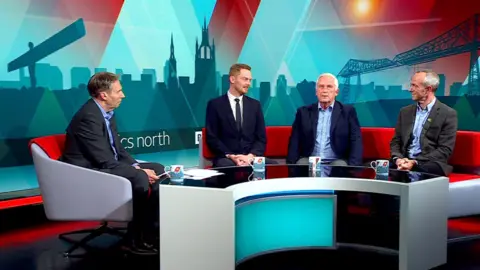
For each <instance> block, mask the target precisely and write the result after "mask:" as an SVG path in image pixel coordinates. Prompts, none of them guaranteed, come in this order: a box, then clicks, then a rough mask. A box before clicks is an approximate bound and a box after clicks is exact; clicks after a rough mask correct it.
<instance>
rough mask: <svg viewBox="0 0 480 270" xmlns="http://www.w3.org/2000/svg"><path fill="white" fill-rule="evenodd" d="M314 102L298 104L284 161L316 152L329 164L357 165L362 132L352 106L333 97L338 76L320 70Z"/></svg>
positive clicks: (302, 159) (303, 161)
mask: <svg viewBox="0 0 480 270" xmlns="http://www.w3.org/2000/svg"><path fill="white" fill-rule="evenodd" d="M316 95H317V98H318V102H317V103H314V104H312V105H307V106H303V107H301V108H299V109H298V110H297V114H296V116H295V121H294V122H293V125H292V134H291V135H290V141H289V145H288V155H287V163H288V164H295V163H296V164H308V157H310V156H320V157H321V158H322V163H329V164H331V165H361V164H362V151H363V147H362V135H361V131H360V124H359V122H358V118H357V113H356V111H355V108H354V107H353V106H351V105H346V104H342V103H340V102H338V101H335V97H336V96H337V95H338V80H337V78H336V77H335V76H334V75H332V74H330V73H324V74H322V75H320V76H319V77H318V80H317V85H316Z"/></svg>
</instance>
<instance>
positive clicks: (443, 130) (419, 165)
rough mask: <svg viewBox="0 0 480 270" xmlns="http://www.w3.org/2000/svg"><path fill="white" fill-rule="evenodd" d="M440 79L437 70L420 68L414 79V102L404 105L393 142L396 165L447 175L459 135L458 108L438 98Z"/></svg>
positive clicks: (450, 170) (393, 164)
mask: <svg viewBox="0 0 480 270" xmlns="http://www.w3.org/2000/svg"><path fill="white" fill-rule="evenodd" d="M439 83H440V79H439V77H438V75H437V74H436V73H435V72H432V71H418V72H416V73H415V74H414V75H413V76H412V79H411V83H410V93H411V94H412V99H413V100H414V101H416V103H415V104H412V105H408V106H406V107H403V108H402V109H401V110H400V113H399V115H398V121H397V125H396V127H395V135H394V136H393V138H392V141H391V143H390V152H391V155H392V162H391V163H390V164H391V165H390V166H393V168H395V169H399V170H407V171H419V172H425V173H431V174H436V175H442V176H446V175H448V174H450V173H451V172H452V166H450V165H448V163H447V162H448V159H449V158H450V156H451V155H452V153H453V148H454V147H455V141H456V136H457V126H458V120H457V112H456V111H455V110H454V109H452V108H450V107H448V106H447V105H445V104H443V103H441V102H440V101H439V100H437V99H436V98H435V91H437V88H438V85H439Z"/></svg>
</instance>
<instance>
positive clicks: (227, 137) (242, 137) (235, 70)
mask: <svg viewBox="0 0 480 270" xmlns="http://www.w3.org/2000/svg"><path fill="white" fill-rule="evenodd" d="M229 76H230V78H229V79H230V89H229V90H228V92H227V94H225V95H222V96H220V97H218V98H214V99H212V100H210V101H209V102H208V104H207V113H206V120H205V129H206V142H207V145H208V147H209V148H210V149H211V151H212V152H213V153H214V154H215V156H216V157H215V158H214V160H213V166H214V167H228V166H243V165H248V164H250V163H251V160H252V158H253V157H255V156H263V155H264V153H265V146H266V144H267V137H266V132H265V120H264V118H263V112H262V107H261V105H260V102H258V101H257V100H255V99H253V98H250V97H248V96H246V95H245V94H247V93H248V89H249V88H250V83H251V82H252V73H251V68H250V66H248V65H246V64H234V65H232V67H231V68H230V72H229ZM265 161H266V163H269V164H271V163H276V162H274V161H272V160H270V159H268V158H267V159H265Z"/></svg>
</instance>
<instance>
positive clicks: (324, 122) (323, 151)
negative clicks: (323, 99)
mask: <svg viewBox="0 0 480 270" xmlns="http://www.w3.org/2000/svg"><path fill="white" fill-rule="evenodd" d="M334 105H335V101H334V102H333V103H332V104H331V105H330V106H328V107H327V108H326V109H322V107H321V106H320V104H318V122H317V137H316V138H315V147H314V148H313V155H314V156H320V157H321V158H322V160H333V159H336V158H337V157H336V156H335V153H334V152H333V150H332V147H331V145H330V126H331V120H332V111H333V106H334Z"/></svg>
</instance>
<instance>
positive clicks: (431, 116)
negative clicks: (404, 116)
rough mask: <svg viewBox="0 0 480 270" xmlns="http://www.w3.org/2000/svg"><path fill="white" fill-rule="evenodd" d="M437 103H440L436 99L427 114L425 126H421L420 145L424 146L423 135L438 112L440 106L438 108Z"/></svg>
mask: <svg viewBox="0 0 480 270" xmlns="http://www.w3.org/2000/svg"><path fill="white" fill-rule="evenodd" d="M439 102H440V101H438V99H437V100H436V101H435V104H434V105H433V107H432V111H431V112H430V113H429V114H428V117H427V119H426V120H425V124H423V128H422V133H421V135H420V145H424V142H423V140H424V139H425V134H426V133H427V131H428V129H429V128H430V125H431V124H432V122H433V121H435V118H436V117H437V115H438V114H439V112H440V106H438V105H439V104H438V103H439Z"/></svg>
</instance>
